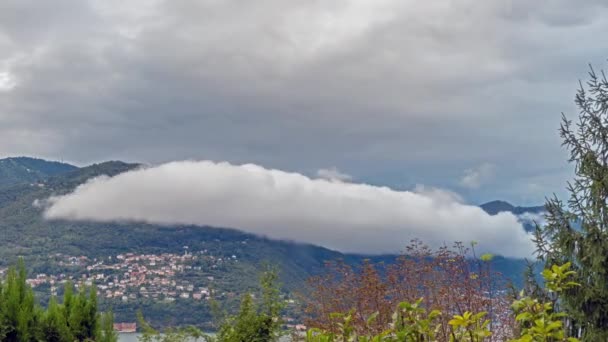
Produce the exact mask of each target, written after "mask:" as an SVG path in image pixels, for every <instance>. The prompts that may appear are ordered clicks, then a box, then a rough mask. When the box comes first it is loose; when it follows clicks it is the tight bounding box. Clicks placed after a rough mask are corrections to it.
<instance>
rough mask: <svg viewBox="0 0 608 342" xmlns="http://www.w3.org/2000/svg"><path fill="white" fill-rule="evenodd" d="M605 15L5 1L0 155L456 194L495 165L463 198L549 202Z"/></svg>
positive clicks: (534, 6)
mask: <svg viewBox="0 0 608 342" xmlns="http://www.w3.org/2000/svg"><path fill="white" fill-rule="evenodd" d="M607 12H608V11H607V9H606V8H605V7H604V6H603V5H602V2H599V1H597V2H585V3H584V6H583V5H582V4H580V3H575V2H570V1H549V0H547V1H537V2H530V1H523V0H522V1H491V2H479V1H467V0H455V1H426V2H421V1H396V0H379V1H372V2H370V1H360V0H350V1H345V0H342V1H332V2H325V1H299V0H298V1H279V0H265V1H248V2H242V1H236V0H225V1H217V0H207V1H135V2H131V1H130V2H128V3H127V4H125V2H124V1H75V0H62V1H55V2H52V3H51V2H37V1H17V0H9V1H3V2H2V3H1V4H0V154H13V155H14V154H34V155H41V156H47V157H55V158H59V157H61V158H64V159H68V160H73V161H76V162H82V163H85V162H90V161H96V160H101V159H111V158H121V159H128V160H138V161H146V162H151V163H156V162H161V161H167V160H177V159H185V158H206V159H213V160H229V161H234V162H246V161H251V162H256V163H259V164H262V165H265V166H269V167H279V168H282V169H287V170H294V171H300V172H304V173H307V174H313V173H314V172H316V170H317V169H321V168H330V167H336V168H338V169H340V170H342V171H344V172H347V173H349V174H351V175H352V176H353V177H354V178H357V179H369V180H372V181H377V182H388V183H391V184H393V185H399V186H401V185H402V186H412V185H413V184H416V183H425V184H432V185H438V186H442V187H453V188H456V189H458V188H459V187H460V185H461V184H463V183H462V179H463V176H465V175H466V174H467V172H469V171H471V170H477V169H478V168H479V167H480V165H493V166H494V169H495V171H494V172H493V177H491V179H490V178H487V179H486V180H485V181H484V182H476V181H475V179H472V178H470V179H469V183H466V182H465V183H466V184H469V185H473V186H469V188H472V189H473V190H471V192H470V193H467V196H468V197H471V198H482V197H486V196H491V197H494V196H496V197H501V196H504V197H508V198H511V199H515V200H530V201H537V200H540V199H542V198H543V197H544V195H546V194H547V193H548V192H552V191H558V190H559V187H563V180H564V178H565V175H566V174H567V172H566V171H565V170H564V164H563V160H564V156H563V153H562V151H561V150H560V148H559V141H558V139H557V135H556V132H555V130H556V128H557V125H558V120H559V113H560V112H561V111H566V112H568V113H574V108H573V105H572V98H573V92H574V90H575V87H576V85H577V79H578V78H580V77H583V76H584V75H585V68H586V64H587V63H588V62H593V63H596V64H599V65H601V63H602V62H603V60H604V58H605V54H606V53H605V51H604V49H602V46H601V44H599V43H598V41H597V39H598V37H601V36H602V35H603V33H604V32H606V29H608V19H606V18H608V16H606V14H607ZM396 170H398V171H396ZM469 173H470V174H474V172H473V171H471V172H469ZM542 177H546V178H547V179H552V180H553V179H554V180H555V182H551V183H549V184H547V182H544V181H539V178H542ZM556 188H557V189H556ZM513 189H519V190H517V193H513Z"/></svg>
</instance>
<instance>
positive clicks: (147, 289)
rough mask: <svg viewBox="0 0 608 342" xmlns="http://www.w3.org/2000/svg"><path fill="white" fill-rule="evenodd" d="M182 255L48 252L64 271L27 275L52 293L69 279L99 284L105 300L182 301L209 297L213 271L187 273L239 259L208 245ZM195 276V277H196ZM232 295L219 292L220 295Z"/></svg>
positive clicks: (33, 284)
mask: <svg viewBox="0 0 608 342" xmlns="http://www.w3.org/2000/svg"><path fill="white" fill-rule="evenodd" d="M184 250H185V252H184V253H183V254H174V253H162V254H158V255H155V254H135V253H124V254H118V255H115V256H109V257H107V258H104V259H103V260H101V259H97V258H94V259H89V258H88V257H86V256H69V255H64V254H61V253H57V254H53V255H49V258H50V259H51V260H54V263H55V264H56V265H57V266H59V267H60V268H61V269H62V270H69V272H67V271H66V272H62V273H59V274H47V273H41V274H37V275H35V277H33V278H30V279H28V280H27V283H28V284H29V285H31V286H32V287H33V288H35V289H36V288H46V287H48V288H49V290H50V295H57V291H58V289H59V288H61V286H60V285H61V284H64V283H65V282H67V281H70V282H72V283H73V284H74V286H75V287H76V288H79V287H81V286H91V285H93V284H94V285H95V286H96V287H97V290H98V296H99V297H101V298H104V299H107V300H120V301H122V302H128V301H133V300H137V299H138V298H151V299H154V300H158V301H165V302H172V301H175V300H176V299H178V298H181V299H184V300H193V301H200V300H209V299H210V298H211V297H212V296H213V295H214V294H213V291H212V290H211V288H212V285H213V282H214V280H215V278H214V277H213V276H210V275H209V276H205V277H189V279H181V278H182V277H180V275H184V274H187V273H193V272H197V271H198V272H197V273H201V274H202V273H203V271H209V270H213V269H216V268H218V267H219V266H221V265H226V264H234V263H237V262H238V259H237V257H236V256H235V255H232V256H231V257H228V258H225V257H224V258H222V257H216V256H213V255H210V254H209V253H208V251H207V250H202V251H198V252H189V251H188V247H187V246H185V247H184ZM192 279H195V280H192ZM226 295H232V294H231V293H228V294H226V293H220V294H218V296H226Z"/></svg>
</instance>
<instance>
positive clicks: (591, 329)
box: [535, 68, 608, 341]
mask: <svg viewBox="0 0 608 342" xmlns="http://www.w3.org/2000/svg"><path fill="white" fill-rule="evenodd" d="M575 102H576V105H577V106H578V108H579V110H580V112H579V117H578V122H577V123H576V125H575V126H573V124H572V121H571V120H568V119H567V118H566V116H565V115H563V114H562V124H561V127H560V135H561V137H562V139H563V145H564V146H565V147H566V148H567V149H568V150H569V154H570V159H569V161H570V162H571V163H573V164H574V169H575V177H574V179H573V181H571V182H570V183H568V187H567V189H568V192H569V193H570V199H569V200H568V202H567V204H564V202H562V201H560V200H559V199H558V198H557V197H554V198H552V199H549V200H548V201H547V203H546V209H547V212H548V214H547V224H546V225H545V226H543V227H540V226H539V227H537V229H536V237H535V242H536V244H537V247H538V253H539V257H540V258H541V260H544V261H545V262H546V265H547V266H549V265H552V264H560V265H561V264H564V263H566V262H572V265H573V270H574V271H576V273H577V275H578V278H577V279H576V281H577V282H579V283H581V284H582V286H581V287H579V288H574V289H570V290H568V291H564V292H562V293H561V294H560V304H561V305H562V306H563V309H564V310H565V311H566V312H567V313H568V315H569V316H570V317H571V319H569V320H567V322H566V324H567V327H568V328H569V329H570V333H571V335H573V336H580V337H582V338H583V340H584V341H608V203H607V201H608V80H607V79H606V76H605V75H604V73H603V72H601V75H598V74H597V73H596V72H595V71H594V70H593V68H591V70H590V72H589V80H588V81H587V83H586V84H585V85H583V83H582V82H581V84H580V89H579V90H578V92H577V94H576V99H575Z"/></svg>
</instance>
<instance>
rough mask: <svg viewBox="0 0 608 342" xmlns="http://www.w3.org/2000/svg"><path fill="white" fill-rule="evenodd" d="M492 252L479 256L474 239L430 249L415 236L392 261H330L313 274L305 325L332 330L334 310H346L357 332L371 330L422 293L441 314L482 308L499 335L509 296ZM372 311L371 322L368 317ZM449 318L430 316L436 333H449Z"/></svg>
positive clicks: (380, 327)
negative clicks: (358, 263) (353, 263)
mask: <svg viewBox="0 0 608 342" xmlns="http://www.w3.org/2000/svg"><path fill="white" fill-rule="evenodd" d="M491 259H492V256H491V255H488V254H486V255H482V256H477V255H476V252H475V243H473V244H472V245H471V247H470V248H465V247H464V246H463V245H462V244H459V243H457V244H456V246H455V248H453V249H450V248H447V247H444V248H440V249H438V250H432V249H431V248H430V247H428V246H426V245H424V244H422V243H421V242H420V241H417V240H414V241H412V243H411V244H410V245H409V246H408V247H407V248H406V254H404V255H402V256H400V257H399V258H398V259H397V261H396V262H395V263H393V264H390V265H383V264H374V263H372V262H367V263H365V264H364V265H363V266H362V267H361V268H360V269H355V268H353V267H351V266H349V265H347V264H345V263H330V264H328V266H329V272H327V273H326V274H325V275H322V276H318V277H314V278H312V279H311V281H310V282H309V283H310V287H311V288H312V291H311V292H310V293H307V296H306V297H305V298H304V300H305V302H306V303H307V307H306V312H307V315H308V316H307V317H308V319H307V320H306V325H308V326H312V327H318V328H321V329H324V330H329V331H333V330H334V329H335V320H333V319H332V315H331V314H332V313H335V312H342V313H346V312H350V310H351V309H355V311H354V312H353V313H352V315H351V317H350V323H351V327H352V329H353V330H354V332H356V333H357V335H363V336H365V335H375V334H380V333H382V332H384V331H385V330H386V327H387V326H389V325H390V324H392V323H394V315H395V312H394V309H395V307H398V306H400V305H402V304H401V303H411V304H408V305H415V303H417V301H418V300H419V299H420V298H424V304H425V307H428V308H432V309H433V310H438V311H440V312H444V313H448V312H449V313H458V314H460V315H464V313H465V312H467V311H468V312H486V313H487V314H486V318H487V319H490V323H489V324H490V328H491V329H492V331H494V332H495V334H497V335H499V336H503V335H505V334H506V332H503V331H501V330H507V329H508V327H509V324H507V323H508V322H507V320H508V319H509V317H510V312H511V309H510V301H509V298H508V297H507V294H506V292H505V291H501V290H503V289H505V288H506V282H505V281H504V279H503V277H502V276H501V275H500V274H499V273H497V272H494V271H493V270H492V268H491ZM372 315H373V316H374V319H373V320H371V321H369V320H368V317H370V316H372ZM450 320H451V317H449V316H447V315H441V316H436V317H434V321H433V322H434V324H436V325H437V326H436V327H437V332H436V335H437V338H438V339H440V340H448V339H449V338H450V336H451V335H452V334H453V329H452V326H451V325H450Z"/></svg>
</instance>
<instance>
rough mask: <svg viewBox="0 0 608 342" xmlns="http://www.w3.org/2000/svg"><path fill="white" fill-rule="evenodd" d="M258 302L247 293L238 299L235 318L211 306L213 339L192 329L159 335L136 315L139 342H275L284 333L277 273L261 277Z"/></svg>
mask: <svg viewBox="0 0 608 342" xmlns="http://www.w3.org/2000/svg"><path fill="white" fill-rule="evenodd" d="M260 286H261V293H260V300H259V301H256V300H255V297H254V295H253V294H250V293H247V294H245V295H243V297H242V299H241V306H240V309H239V312H238V313H237V314H236V315H233V316H232V315H227V314H226V313H225V312H222V311H221V310H220V309H219V306H218V305H217V303H214V307H215V311H216V316H217V320H218V321H219V324H218V332H217V334H216V335H215V336H211V335H206V334H204V333H203V332H201V331H200V330H199V329H197V328H195V327H186V328H181V329H169V330H165V331H163V332H162V333H161V332H159V331H157V330H155V329H153V328H152V327H151V326H150V325H149V324H148V323H147V322H146V321H145V320H144V318H143V316H142V315H141V314H140V315H139V322H140V326H141V327H142V330H143V334H142V336H141V337H140V338H139V340H140V341H141V342H186V341H191V340H192V339H194V340H199V339H202V340H205V341H207V342H274V341H278V340H279V338H280V337H281V336H282V335H283V334H284V331H283V330H282V324H283V322H282V321H281V312H282V310H283V309H284V302H283V300H282V299H281V296H280V287H279V285H278V275H277V272H276V270H274V269H268V270H267V271H266V272H264V273H263V274H262V276H261V277H260Z"/></svg>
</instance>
